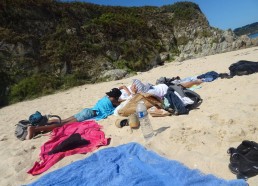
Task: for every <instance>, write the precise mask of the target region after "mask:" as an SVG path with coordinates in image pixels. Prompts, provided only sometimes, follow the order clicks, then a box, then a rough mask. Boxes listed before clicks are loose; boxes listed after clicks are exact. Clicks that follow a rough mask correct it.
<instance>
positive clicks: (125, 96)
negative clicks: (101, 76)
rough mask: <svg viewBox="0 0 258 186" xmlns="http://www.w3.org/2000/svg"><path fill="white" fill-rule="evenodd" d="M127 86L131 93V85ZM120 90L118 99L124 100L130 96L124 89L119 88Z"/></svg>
mask: <svg viewBox="0 0 258 186" xmlns="http://www.w3.org/2000/svg"><path fill="white" fill-rule="evenodd" d="M127 88H128V90H129V91H130V92H131V95H132V90H131V85H130V86H127ZM120 91H121V92H122V94H121V96H120V97H119V99H122V100H126V99H128V98H130V97H131V96H130V95H128V94H127V92H126V91H125V90H124V89H121V90H120Z"/></svg>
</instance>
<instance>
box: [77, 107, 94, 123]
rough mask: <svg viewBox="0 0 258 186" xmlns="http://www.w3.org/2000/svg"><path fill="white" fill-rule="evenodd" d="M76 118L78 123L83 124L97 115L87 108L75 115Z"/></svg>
mask: <svg viewBox="0 0 258 186" xmlns="http://www.w3.org/2000/svg"><path fill="white" fill-rule="evenodd" d="M74 117H75V118H76V120H77V121H79V122H81V121H85V120H87V119H91V118H93V117H95V114H94V111H93V110H91V109H89V108H85V109H83V110H82V111H81V112H79V113H77V114H75V115H74Z"/></svg>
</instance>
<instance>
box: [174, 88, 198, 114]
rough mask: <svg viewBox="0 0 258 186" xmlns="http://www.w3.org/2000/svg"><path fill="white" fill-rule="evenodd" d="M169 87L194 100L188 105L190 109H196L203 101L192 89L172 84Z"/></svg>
mask: <svg viewBox="0 0 258 186" xmlns="http://www.w3.org/2000/svg"><path fill="white" fill-rule="evenodd" d="M169 88H170V89H172V90H174V91H176V92H177V93H178V94H179V95H180V96H181V97H188V98H190V99H191V100H192V101H193V102H194V103H193V104H191V105H187V106H186V108H187V109H188V110H192V109H195V108H197V107H198V106H199V105H200V104H201V103H202V98H201V96H200V95H199V94H197V93H196V92H194V91H192V90H189V89H187V88H184V87H182V86H181V85H170V86H169Z"/></svg>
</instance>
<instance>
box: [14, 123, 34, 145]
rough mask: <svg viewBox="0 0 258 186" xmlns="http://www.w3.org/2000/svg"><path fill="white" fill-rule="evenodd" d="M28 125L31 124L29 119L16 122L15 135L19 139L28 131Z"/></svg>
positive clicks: (22, 138)
mask: <svg viewBox="0 0 258 186" xmlns="http://www.w3.org/2000/svg"><path fill="white" fill-rule="evenodd" d="M28 126H31V123H30V122H29V120H21V121H19V122H18V124H16V128H15V133H14V134H15V136H16V137H17V138H18V139H19V140H22V141H23V140H25V138H26V136H27V134H28V131H27V128H28Z"/></svg>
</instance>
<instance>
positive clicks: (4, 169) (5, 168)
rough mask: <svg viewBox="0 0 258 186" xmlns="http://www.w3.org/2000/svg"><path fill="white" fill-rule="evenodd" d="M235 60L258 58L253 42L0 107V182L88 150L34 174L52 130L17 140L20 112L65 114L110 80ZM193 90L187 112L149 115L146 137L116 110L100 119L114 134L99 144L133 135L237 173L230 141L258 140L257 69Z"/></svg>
mask: <svg viewBox="0 0 258 186" xmlns="http://www.w3.org/2000/svg"><path fill="white" fill-rule="evenodd" d="M239 60H250V61H258V47H253V48H248V49H243V50H238V51H232V52H228V53H223V54H216V55H212V56H206V57H202V58H198V59H191V60H186V61H183V62H171V63H166V64H165V65H164V66H160V67H157V68H154V69H152V70H150V71H148V72H144V73H139V74H138V75H136V76H134V77H130V78H127V79H122V80H118V81H111V82H104V83H99V84H93V85H83V86H80V87H76V88H72V89H69V90H66V91H63V92H59V93H56V94H53V95H49V96H44V97H41V98H38V99H35V100H30V101H24V102H20V103H17V104H14V105H10V106H8V107H4V108H2V109H0V118H1V119H0V144H1V149H0V157H1V162H0V177H1V178H2V179H1V180H0V185H5V186H7V185H21V184H27V183H31V182H32V181H35V180H37V179H38V178H40V177H41V176H43V175H45V174H46V173H48V172H51V171H53V170H56V169H58V168H61V167H63V166H65V165H68V164H70V163H71V162H74V161H76V160H80V159H83V158H85V157H88V156H90V155H91V154H92V153H88V154H76V155H72V156H69V157H65V158H63V159H62V160H61V161H59V162H58V163H56V164H55V165H54V166H53V167H51V168H50V169H49V170H48V171H46V172H45V173H43V174H41V175H38V176H32V175H29V174H27V173H26V172H27V171H28V170H29V169H30V168H31V167H32V166H33V165H34V162H35V161H37V160H38V158H39V153H40V147H41V145H42V144H44V143H45V142H46V141H47V140H48V139H49V136H42V137H40V138H36V139H32V140H26V141H19V140H18V139H16V137H15V136H14V130H15V124H16V123H17V122H18V121H19V120H22V119H27V118H28V116H29V115H31V114H32V113H34V112H35V111H37V110H38V111H40V112H41V113H42V114H57V115H59V116H61V117H62V118H67V117H70V116H72V115H73V114H75V113H77V112H78V111H80V110H81V109H83V108H85V107H92V106H93V105H94V104H95V103H96V101H97V100H98V99H100V98H101V97H102V96H104V95H105V92H107V91H109V90H110V89H111V88H112V87H118V86H121V85H123V84H124V85H129V84H130V83H131V80H132V79H133V78H138V79H140V80H142V81H143V82H150V83H153V84H155V82H156V80H157V79H158V78H160V77H164V76H165V77H173V76H180V77H181V78H184V77H189V76H195V75H200V74H203V73H206V72H208V71H216V72H218V73H228V72H229V70H228V67H229V66H230V64H232V63H235V62H237V61H239ZM195 91H196V92H197V93H198V94H200V95H201V97H202V98H203V103H202V104H201V105H200V106H199V109H195V110H192V111H191V112H190V113H189V114H188V115H181V116H167V117H160V118H153V117H151V116H150V120H151V123H152V126H153V128H154V130H155V131H156V132H157V135H156V136H155V137H153V138H152V140H151V141H150V142H148V143H145V141H144V139H143V136H142V133H141V130H140V129H135V130H131V129H130V128H129V127H123V128H117V127H116V126H115V124H114V123H115V120H116V119H117V117H116V116H113V115H112V116H110V117H108V118H107V119H104V120H101V121H98V123H99V124H101V125H102V126H103V131H104V132H105V134H106V137H110V138H111V142H110V145H108V146H105V147H100V148H99V149H98V150H101V149H104V148H108V147H113V146H118V145H121V144H126V143H128V142H138V143H140V144H142V145H145V146H146V147H147V148H149V149H152V150H153V151H155V152H157V153H158V154H160V155H161V156H164V157H166V158H168V159H173V160H178V161H180V162H182V163H183V164H185V165H186V166H188V167H190V168H193V169H195V168H197V169H199V170H200V171H202V172H203V173H205V174H214V175H215V176H218V177H220V178H224V179H227V180H229V179H235V178H236V176H235V175H234V174H232V173H231V172H230V170H229V169H228V164H229V155H228V154H227V150H228V148H229V147H237V146H238V145H239V144H240V143H241V142H242V141H243V140H253V141H256V142H258V95H257V92H258V73H256V74H251V75H246V76H235V77H234V78H232V79H217V80H215V81H213V82H209V83H203V84H201V88H200V89H197V90H195ZM248 183H249V184H250V186H255V185H257V183H258V176H256V177H253V178H250V179H249V180H248Z"/></svg>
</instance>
